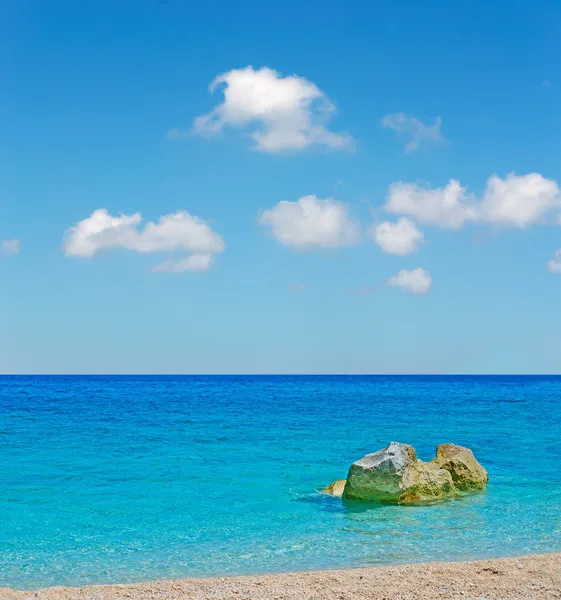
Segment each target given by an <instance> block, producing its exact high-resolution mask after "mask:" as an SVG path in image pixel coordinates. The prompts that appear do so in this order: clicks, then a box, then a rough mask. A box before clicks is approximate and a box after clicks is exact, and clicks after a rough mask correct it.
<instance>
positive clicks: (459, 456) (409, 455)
mask: <svg viewBox="0 0 561 600" xmlns="http://www.w3.org/2000/svg"><path fill="white" fill-rule="evenodd" d="M488 480H489V476H488V475H487V471H485V469H484V468H483V467H482V466H481V465H480V464H479V463H478V462H477V460H476V459H475V456H474V455H473V452H472V451H471V450H470V449H469V448H463V447H462V446H456V445H455V444H441V445H440V446H438V448H437V450H436V458H434V459H433V460H431V461H430V462H427V463H425V462H422V461H420V460H418V459H417V454H416V452H415V448H413V447H412V446H408V445H407V444H400V443H399V442H391V444H390V445H389V446H388V447H387V448H384V449H383V450H380V451H378V452H375V453H374V454H368V455H366V456H365V457H364V458H361V459H360V460H358V461H357V462H355V463H354V464H352V465H351V468H350V469H349V474H348V477H347V481H346V485H344V484H345V482H344V481H336V482H334V483H332V484H331V486H328V487H327V488H326V489H325V490H324V492H325V493H332V495H339V491H340V490H341V487H342V486H343V485H344V490H343V492H342V495H343V498H345V499H348V500H368V501H373V502H386V503H407V502H422V501H433V500H441V499H444V498H448V497H451V496H453V495H456V494H458V493H460V492H464V491H473V490H480V489H484V488H485V486H486V485H487V481H488ZM335 489H337V493H335ZM329 490H331V491H329Z"/></svg>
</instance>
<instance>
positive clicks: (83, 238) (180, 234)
mask: <svg viewBox="0 0 561 600" xmlns="http://www.w3.org/2000/svg"><path fill="white" fill-rule="evenodd" d="M142 220H143V219H142V216H141V214H140V213H135V214H133V215H120V216H118V217H113V216H112V215H110V214H109V212H108V211H107V210H106V209H98V210H96V211H94V212H93V213H92V214H91V215H90V216H89V217H88V218H86V219H84V220H83V221H80V222H79V223H77V224H76V225H74V226H73V227H70V228H69V229H68V230H67V231H66V234H65V236H64V241H63V245H62V248H63V251H64V253H65V254H66V255H67V256H80V257H86V258H91V257H93V256H95V255H96V254H98V253H99V252H103V251H107V250H112V249H116V248H122V249H125V250H132V251H134V252H141V253H153V252H160V253H161V252H166V253H172V252H186V253H188V254H189V256H187V257H186V258H182V259H179V260H170V261H167V262H165V263H163V264H162V265H159V266H158V267H155V270H160V271H170V272H175V273H177V272H181V271H206V270H208V269H209V268H210V266H211V264H212V257H213V255H214V254H219V253H221V252H222V251H223V250H224V248H225V244H224V240H223V239H222V237H221V236H220V235H219V234H218V233H216V232H215V231H213V230H212V228H211V227H210V226H209V225H208V224H207V223H206V222H205V221H203V220H202V219H200V218H198V217H194V216H192V215H190V214H189V213H188V212H186V211H179V212H177V213H173V214H168V215H163V216H162V217H160V219H159V221H158V222H157V223H153V222H152V221H148V222H147V223H146V224H145V225H144V227H142V228H141V227H140V225H141V223H142Z"/></svg>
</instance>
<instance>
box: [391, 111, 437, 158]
mask: <svg viewBox="0 0 561 600" xmlns="http://www.w3.org/2000/svg"><path fill="white" fill-rule="evenodd" d="M381 125H382V127H386V128H388V129H392V130H393V131H395V132H396V133H398V134H400V135H401V134H403V135H406V136H409V141H408V142H407V144H406V145H405V152H414V151H415V150H418V149H419V148H420V147H421V146H422V145H426V144H430V143H443V142H445V141H446V138H445V137H444V136H443V135H442V133H441V132H440V127H441V125H442V119H441V118H440V117H436V119H435V122H434V125H425V124H424V123H423V122H422V121H421V120H420V119H418V118H417V117H413V116H411V115H407V114H405V113H391V114H388V115H386V116H384V117H382V120H381Z"/></svg>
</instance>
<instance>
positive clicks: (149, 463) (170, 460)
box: [0, 376, 561, 588]
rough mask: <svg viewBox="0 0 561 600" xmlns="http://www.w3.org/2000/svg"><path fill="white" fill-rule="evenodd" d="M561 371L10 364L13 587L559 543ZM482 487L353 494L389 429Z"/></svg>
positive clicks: (535, 548)
mask: <svg viewBox="0 0 561 600" xmlns="http://www.w3.org/2000/svg"><path fill="white" fill-rule="evenodd" d="M560 439H561V377H347V376H345V377H296V376H294V377H242V376H240V377H0V457H1V460H0V465H1V466H0V528H1V535H0V586H13V587H19V588H34V587H43V586H47V585H64V584H66V585H83V584H88V583H110V582H128V581H140V580H150V579H158V578H171V577H186V576H205V575H223V574H239V573H259V572H273V571H287V570H302V569H320V568H336V567H346V566H365V565H374V564H392V563H404V562H415V561H425V560H460V559H468V558H477V557H484V556H506V555H516V554H524V553H533V552H550V551H561V473H560V471H559V464H561V444H560ZM392 440H395V441H402V442H406V443H409V444H412V445H414V446H415V447H416V448H417V452H418V454H419V456H420V458H421V459H429V458H431V457H432V456H433V453H434V448H435V446H436V445H437V444H438V443H442V442H455V443H458V444H462V445H466V446H469V447H471V448H472V449H473V451H474V452H475V455H476V457H477V458H478V459H479V461H480V462H481V463H482V464H483V465H484V466H485V467H486V468H487V470H488V471H489V474H490V477H491V481H490V485H489V488H488V491H487V493H485V494H479V495H474V496H471V497H469V498H463V499H460V500H455V501H451V502H446V503H443V504H436V505H432V506H408V507H404V506H375V505H363V504H357V505H354V504H353V505H352V506H343V504H342V503H341V501H340V500H338V499H334V498H330V497H326V496H322V495H319V494H318V493H317V492H316V491H315V490H318V489H320V488H322V487H323V486H324V485H326V484H328V483H330V482H331V481H333V480H335V479H341V478H344V477H345V475H346V471H347V468H348V466H349V465H350V464H351V463H352V462H353V461H354V460H356V459H357V458H360V457H361V456H363V455H364V454H366V453H368V452H372V451H375V450H378V449H379V448H381V447H383V446H385V445H386V444H388V443H389V442H390V441H392Z"/></svg>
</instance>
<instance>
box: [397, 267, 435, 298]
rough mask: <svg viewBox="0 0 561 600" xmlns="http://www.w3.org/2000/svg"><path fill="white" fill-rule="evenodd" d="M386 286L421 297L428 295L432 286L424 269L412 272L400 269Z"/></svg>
mask: <svg viewBox="0 0 561 600" xmlns="http://www.w3.org/2000/svg"><path fill="white" fill-rule="evenodd" d="M387 285H389V286H392V287H398V288H400V289H401V290H403V291H404V292H409V293H410V294H415V295H417V296H421V295H424V294H426V293H428V291H429V290H430V288H431V286H432V277H431V276H430V273H429V272H428V271H425V269H420V268H418V269H413V270H412V271H406V270H405V269H402V270H401V271H399V273H398V274H397V275H394V276H393V277H390V278H389V279H388V281H387Z"/></svg>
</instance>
